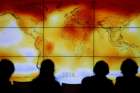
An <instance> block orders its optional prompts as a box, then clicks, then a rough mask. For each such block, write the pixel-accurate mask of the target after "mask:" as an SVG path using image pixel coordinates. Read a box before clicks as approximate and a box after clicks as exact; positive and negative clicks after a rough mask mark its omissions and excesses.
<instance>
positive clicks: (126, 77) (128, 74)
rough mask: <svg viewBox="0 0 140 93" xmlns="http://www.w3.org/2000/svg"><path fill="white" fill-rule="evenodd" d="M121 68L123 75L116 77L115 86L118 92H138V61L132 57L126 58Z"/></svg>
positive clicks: (139, 84) (139, 87) (139, 83)
mask: <svg viewBox="0 0 140 93" xmlns="http://www.w3.org/2000/svg"><path fill="white" fill-rule="evenodd" d="M120 69H121V72H122V74H123V76H120V77H117V78H116V84H115V88H116V90H117V93H137V91H139V89H140V78H139V77H137V76H136V74H137V71H138V65H137V63H136V62H135V61H134V60H132V59H126V60H124V61H123V63H122V65H121V68H120Z"/></svg>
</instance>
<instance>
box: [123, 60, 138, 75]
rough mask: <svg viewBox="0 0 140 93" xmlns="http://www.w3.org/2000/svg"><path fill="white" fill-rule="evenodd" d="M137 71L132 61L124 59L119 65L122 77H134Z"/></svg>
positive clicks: (136, 66)
mask: <svg viewBox="0 0 140 93" xmlns="http://www.w3.org/2000/svg"><path fill="white" fill-rule="evenodd" d="M137 71H138V65H137V63H136V62H135V61H134V60H132V59H126V60H124V61H123V63H122V65H121V72H122V74H123V75H124V76H135V75H136V73H137Z"/></svg>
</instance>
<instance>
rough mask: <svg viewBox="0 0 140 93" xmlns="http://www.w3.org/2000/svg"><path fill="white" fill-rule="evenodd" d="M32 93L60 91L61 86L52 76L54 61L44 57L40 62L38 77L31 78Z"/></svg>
mask: <svg viewBox="0 0 140 93" xmlns="http://www.w3.org/2000/svg"><path fill="white" fill-rule="evenodd" d="M31 86H32V92H33V93H61V91H62V90H61V86H60V84H59V83H58V82H57V81H56V80H55V77H54V63H53V61H52V60H50V59H45V60H43V62H42V63H41V68H40V73H39V75H38V77H36V78H35V79H33V80H32V85H31Z"/></svg>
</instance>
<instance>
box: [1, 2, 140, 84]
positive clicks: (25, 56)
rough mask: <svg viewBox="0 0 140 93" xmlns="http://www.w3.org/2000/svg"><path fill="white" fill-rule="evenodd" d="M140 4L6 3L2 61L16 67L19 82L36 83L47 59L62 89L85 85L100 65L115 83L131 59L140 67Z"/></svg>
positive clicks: (3, 23) (3, 9)
mask: <svg viewBox="0 0 140 93" xmlns="http://www.w3.org/2000/svg"><path fill="white" fill-rule="evenodd" d="M95 2H96V3H95ZM139 2H140V1H139V0H135V2H131V3H130V1H129V0H121V1H119V0H117V1H114V0H24V1H18V0H14V1H12V2H11V1H10V0H6V1H5V0H1V6H0V58H9V59H11V60H12V61H13V63H14V64H15V68H16V70H15V73H14V75H13V77H12V80H14V81H31V80H32V79H33V78H34V77H35V76H37V74H38V72H39V69H38V68H39V67H40V63H41V61H42V60H43V59H46V58H50V59H52V60H53V61H54V62H55V66H56V68H55V70H56V71H55V76H56V78H57V80H58V81H59V82H60V83H62V82H64V83H80V82H81V80H82V79H83V78H84V77H85V76H89V75H93V71H92V69H93V66H94V64H95V63H96V62H97V61H98V60H105V61H107V62H108V64H109V66H110V74H109V75H108V77H109V78H113V79H114V78H115V77H116V76H119V75H121V73H120V71H119V67H120V65H121V62H122V61H123V60H124V59H125V58H127V57H131V58H133V59H135V60H136V61H137V62H138V64H139V61H140V58H139V57H140V47H139V46H140V45H139V44H140V37H139V35H140V28H139V26H140V23H139V22H140V16H139V12H140V11H139V10H138V9H140V7H139V5H138V4H139ZM114 4H115V5H114ZM7 5H8V6H7ZM125 5H126V7H124V6H125ZM127 5H130V6H131V7H127ZM132 11H133V12H132Z"/></svg>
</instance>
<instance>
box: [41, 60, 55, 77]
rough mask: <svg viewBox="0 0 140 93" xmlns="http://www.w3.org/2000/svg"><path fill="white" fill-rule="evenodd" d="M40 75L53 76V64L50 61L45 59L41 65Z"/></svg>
mask: <svg viewBox="0 0 140 93" xmlns="http://www.w3.org/2000/svg"><path fill="white" fill-rule="evenodd" d="M40 74H41V75H43V76H46V75H47V76H48V75H53V74H54V63H53V61H52V60H51V59H45V60H43V62H42V63H41V68H40Z"/></svg>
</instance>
